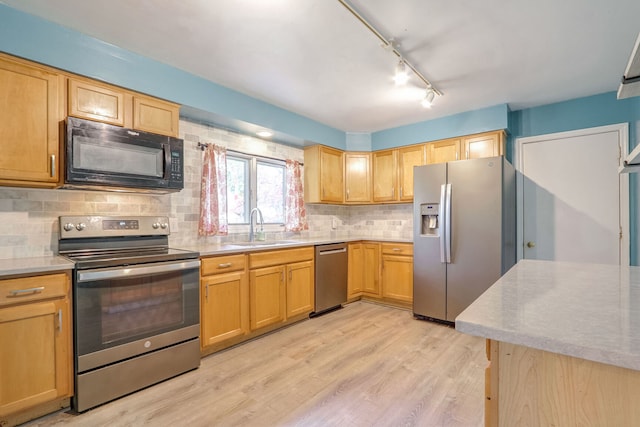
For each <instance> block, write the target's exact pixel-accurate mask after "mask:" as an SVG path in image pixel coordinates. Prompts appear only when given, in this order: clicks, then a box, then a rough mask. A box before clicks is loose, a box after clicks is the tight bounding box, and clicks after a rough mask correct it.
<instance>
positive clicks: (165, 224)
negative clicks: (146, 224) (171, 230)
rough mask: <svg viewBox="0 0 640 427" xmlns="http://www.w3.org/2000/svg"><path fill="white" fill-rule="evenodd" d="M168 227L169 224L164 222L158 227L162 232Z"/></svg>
mask: <svg viewBox="0 0 640 427" xmlns="http://www.w3.org/2000/svg"><path fill="white" fill-rule="evenodd" d="M168 226H169V224H167V223H166V222H163V223H162V224H160V227H162V229H163V230H164V229H165V228H167V227H168Z"/></svg>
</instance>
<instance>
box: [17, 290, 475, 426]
mask: <svg viewBox="0 0 640 427" xmlns="http://www.w3.org/2000/svg"><path fill="white" fill-rule="evenodd" d="M486 363H487V362H486V359H485V347H484V340H482V339H480V338H476V337H471V336H467V335H464V334H461V333H458V332H456V331H455V330H454V329H453V328H450V327H447V326H443V325H439V324H434V323H430V322H425V321H419V320H415V319H413V317H412V314H411V312H409V311H406V310H400V309H395V308H390V307H385V306H381V305H377V304H372V303H367V302H355V303H352V304H349V305H346V306H345V307H344V309H342V310H338V311H336V312H333V313H329V314H326V315H324V316H320V317H317V318H314V319H310V320H306V321H303V322H301V323H298V324H296V325H293V326H291V327H288V328H286V329H284V330H280V331H278V332H275V333H272V334H270V335H267V336H264V337H261V338H258V339H256V340H253V341H251V342H248V343H245V344H242V345H239V346H237V347H235V348H232V349H229V350H226V351H223V352H220V353H216V354H213V355H210V356H208V357H206V358H204V359H203V360H202V364H201V366H200V368H199V369H197V370H195V371H191V372H188V373H186V374H184V375H181V376H178V377H176V378H173V379H170V380H168V381H165V382H163V383H160V384H157V385H155V386H153V387H150V388H147V389H145V390H142V391H139V392H137V393H134V394H132V395H129V396H126V397H124V398H121V399H119V400H116V401H114V402H111V403H108V404H106V405H103V406H100V407H98V408H95V409H93V410H91V411H89V412H86V413H84V414H80V415H72V414H69V413H67V412H58V413H56V414H53V415H50V416H48V417H44V418H41V419H39V420H36V421H33V422H31V423H29V424H28V425H29V426H32V427H34V426H51V425H69V426H89V425H90V426H142V425H153V426H190V427H195V426H447V427H449V426H464V427H469V426H481V425H482V424H483V408H484V367H485V365H486Z"/></svg>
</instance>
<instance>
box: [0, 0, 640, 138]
mask: <svg viewBox="0 0 640 427" xmlns="http://www.w3.org/2000/svg"><path fill="white" fill-rule="evenodd" d="M0 3H4V4H6V5H8V6H10V7H13V8H15V9H18V10H22V11H24V12H27V13H31V14H34V15H38V16H40V17H42V18H44V19H47V20H50V21H54V22H56V23H59V24H61V25H63V26H66V27H70V28H72V29H75V30H77V31H80V32H82V33H85V34H88V35H91V36H93V37H96V38H98V39H101V40H104V41H107V42H109V43H112V44H114V45H116V46H119V47H122V48H125V49H128V50H131V51H133V52H136V53H138V54H141V55H143V56H146V57H149V58H153V59H155V60H158V61H161V62H164V63H167V64H170V65H172V66H175V67H177V68H180V69H182V70H185V71H187V72H189V73H192V74H195V75H198V76H200V77H203V78H205V79H208V80H210V81H212V82H215V83H218V84H220V85H222V86H226V87H228V88H231V89H234V90H236V91H238V92H241V93H244V94H246V95H249V96H251V97H254V98H257V99H260V100H263V101H266V102H268V103H270V104H273V105H276V106H278V107H281V108H284V109H286V110H289V111H292V112H295V113H298V114H300V115H303V116H306V117H308V118H310V119H313V120H315V121H318V122H320V123H323V124H325V125H328V126H331V127H334V128H337V129H340V130H343V131H346V132H375V131H378V130H382V129H388V128H392V127H396V126H401V125H406V124H410V123H416V122H421V121H425V120H431V119H434V118H438V117H443V116H448V115H452V114H456V113H460V112H464V111H470V110H475V109H479V108H483V107H489V106H494V105H497V104H504V103H507V104H509V106H510V108H511V109H512V110H518V109H522V108H527V107H533V106H537V105H543V104H548V103H553V102H557V101H563V100H567V99H573V98H578V97H582V96H587V95H593V94H599V93H603V92H609V91H615V90H617V88H618V84H619V82H620V78H621V77H622V73H623V71H624V69H625V66H626V64H627V61H628V58H629V55H630V53H631V49H632V48H633V45H634V42H635V40H636V37H637V36H638V31H640V21H639V20H638V16H640V1H638V0H612V1H602V0H562V1H558V0H537V1H532V0H502V1H500V0H485V1H477V0H458V1H435V0H396V1H393V2H392V1H389V0H351V1H349V4H351V5H352V6H353V7H354V8H355V9H356V10H357V11H358V12H360V14H361V15H362V16H364V17H365V18H366V19H367V20H368V21H369V22H370V23H371V24H373V26H374V27H375V28H376V29H377V30H378V31H379V32H380V33H381V34H382V35H383V36H384V37H385V38H387V39H389V38H394V39H395V40H396V41H397V42H398V43H399V46H398V50H400V51H401V52H402V53H403V54H404V56H405V58H406V59H407V60H408V61H409V62H410V63H411V64H413V66H414V67H415V68H416V69H417V70H419V71H420V72H421V73H422V74H423V75H424V76H425V77H426V78H427V79H428V80H430V81H431V83H432V84H433V85H434V86H435V87H436V88H437V89H438V90H439V91H441V92H442V93H443V96H442V97H438V98H436V100H435V102H434V105H433V107H432V108H431V109H425V108H423V107H421V106H420V100H421V99H422V97H423V96H424V84H423V83H422V82H421V81H420V80H419V79H417V78H416V76H415V75H413V76H411V78H410V81H409V84H408V85H407V86H406V87H396V86H394V84H393V81H392V75H393V72H394V68H395V65H396V63H397V61H398V59H397V57H396V56H395V55H394V54H392V53H391V52H390V51H389V50H385V49H383V48H382V47H381V42H380V40H379V39H378V38H377V37H376V36H374V35H373V34H372V33H371V32H370V31H369V30H368V29H366V28H365V26H364V25H363V24H362V23H360V22H359V21H358V20H357V19H356V18H355V17H354V16H353V15H352V14H351V13H350V12H349V11H348V10H347V9H346V8H345V7H344V6H343V5H341V4H340V2H338V1H337V0H234V1H228V0H227V1H223V0H181V1H168V0H165V1H152V0H137V1H130V0H109V1H87V0H56V1H51V0H0Z"/></svg>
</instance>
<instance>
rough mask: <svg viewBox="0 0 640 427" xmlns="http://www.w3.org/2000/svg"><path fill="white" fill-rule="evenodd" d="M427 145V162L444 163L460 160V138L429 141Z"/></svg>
mask: <svg viewBox="0 0 640 427" xmlns="http://www.w3.org/2000/svg"><path fill="white" fill-rule="evenodd" d="M428 146H429V155H428V156H427V158H428V163H429V164H432V163H445V162H451V161H454V160H460V159H461V157H460V139H446V140H443V141H436V142H431V143H429V144H428Z"/></svg>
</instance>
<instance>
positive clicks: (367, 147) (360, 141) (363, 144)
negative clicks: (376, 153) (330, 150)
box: [347, 132, 371, 151]
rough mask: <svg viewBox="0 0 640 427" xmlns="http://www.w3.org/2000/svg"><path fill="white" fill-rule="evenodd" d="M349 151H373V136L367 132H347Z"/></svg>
mask: <svg viewBox="0 0 640 427" xmlns="http://www.w3.org/2000/svg"><path fill="white" fill-rule="evenodd" d="M347 150H349V151H371V134H370V133H366V132H347Z"/></svg>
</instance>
